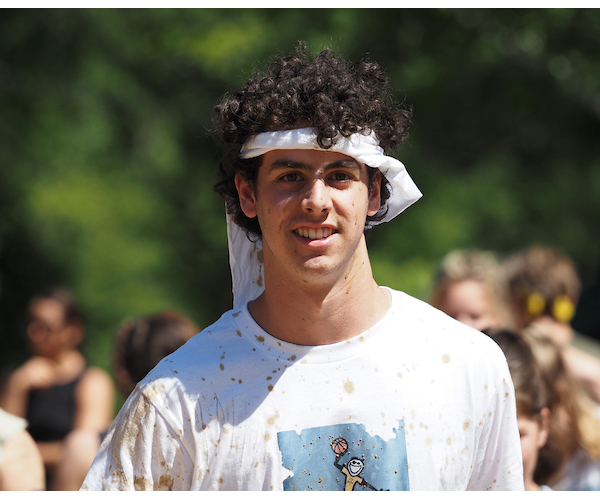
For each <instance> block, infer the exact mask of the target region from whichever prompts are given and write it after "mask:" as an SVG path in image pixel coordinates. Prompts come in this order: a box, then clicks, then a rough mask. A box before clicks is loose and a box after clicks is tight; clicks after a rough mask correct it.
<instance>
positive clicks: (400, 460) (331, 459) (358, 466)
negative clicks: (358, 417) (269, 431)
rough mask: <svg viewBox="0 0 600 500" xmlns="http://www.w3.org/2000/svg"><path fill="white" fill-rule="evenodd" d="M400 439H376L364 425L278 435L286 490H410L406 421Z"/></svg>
mask: <svg viewBox="0 0 600 500" xmlns="http://www.w3.org/2000/svg"><path fill="white" fill-rule="evenodd" d="M398 423H399V426H398V428H394V429H393V431H394V434H395V437H394V438H392V439H390V440H389V441H385V440H383V439H382V438H380V437H379V436H371V435H369V434H368V433H367V432H366V431H365V426H364V425H363V424H339V425H328V426H324V427H314V428H312V429H303V430H302V432H301V433H300V434H298V433H297V432H295V431H285V432H279V433H278V434H277V441H278V444H279V450H280V451H281V456H282V461H283V466H284V467H285V468H286V469H288V470H289V471H290V473H291V474H290V476H289V477H288V478H287V479H286V480H285V481H284V482H283V489H284V490H286V491H292V490H295V491H306V490H325V491H372V490H376V491H379V490H386V491H387V490H389V491H408V490H409V489H410V488H409V481H408V460H407V455H406V439H405V436H404V421H403V420H398Z"/></svg>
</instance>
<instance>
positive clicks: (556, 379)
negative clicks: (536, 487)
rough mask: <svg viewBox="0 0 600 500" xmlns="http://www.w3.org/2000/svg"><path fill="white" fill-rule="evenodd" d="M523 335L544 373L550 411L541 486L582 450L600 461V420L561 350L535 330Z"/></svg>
mask: <svg viewBox="0 0 600 500" xmlns="http://www.w3.org/2000/svg"><path fill="white" fill-rule="evenodd" d="M523 334H524V338H525V340H526V341H527V342H529V344H530V345H531V348H532V351H533V353H534V355H535V358H536V360H537V362H538V365H539V366H540V368H541V370H542V378H543V380H544V383H545V385H546V390H547V395H548V407H549V409H550V428H549V434H548V441H547V442H546V445H545V446H544V447H543V448H542V449H541V450H540V453H539V457H538V464H537V467H536V473H535V476H534V479H535V481H536V482H537V483H538V484H541V483H546V482H548V479H549V478H550V477H552V476H553V475H554V474H555V473H557V472H558V471H559V470H560V469H561V468H562V466H563V465H564V463H565V462H566V460H567V459H568V458H569V457H570V456H571V455H572V454H573V453H574V452H575V451H576V450H577V448H579V447H581V448H583V450H584V451H585V452H586V454H587V455H588V457H589V458H590V459H592V460H600V419H599V418H598V416H597V415H596V412H595V405H594V402H593V401H592V399H591V398H590V397H589V396H588V395H587V394H586V393H585V392H584V391H583V388H582V387H580V386H579V385H578V384H577V383H575V382H574V381H573V380H572V379H571V377H570V375H569V374H568V373H567V370H566V368H565V364H564V361H563V358H562V355H561V351H560V348H559V347H558V346H557V345H556V344H555V343H554V342H553V341H552V340H551V339H550V338H548V337H547V336H545V335H544V334H542V333H540V332H538V331H537V330H535V329H533V328H528V329H526V330H524V332H523ZM566 426H568V427H567V428H566Z"/></svg>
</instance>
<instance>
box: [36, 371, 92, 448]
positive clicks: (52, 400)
mask: <svg viewBox="0 0 600 500" xmlns="http://www.w3.org/2000/svg"><path fill="white" fill-rule="evenodd" d="M81 377H83V372H82V373H81V374H80V375H79V376H78V377H77V378H75V380H72V381H71V382H68V383H66V384H61V385H53V386H51V387H48V388H47V389H38V390H34V391H30V393H29V401H28V403H27V416H26V418H27V421H28V422H29V426H28V427H27V430H28V431H29V433H30V434H31V437H32V438H33V439H34V441H40V442H47V441H60V440H61V439H63V438H64V437H65V436H66V435H67V434H68V433H69V432H70V431H71V429H73V420H74V418H75V409H76V403H75V387H76V386H77V384H78V383H79V381H80V380H81Z"/></svg>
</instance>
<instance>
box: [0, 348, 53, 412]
mask: <svg viewBox="0 0 600 500" xmlns="http://www.w3.org/2000/svg"><path fill="white" fill-rule="evenodd" d="M54 381H55V374H54V370H53V368H52V363H51V362H50V361H49V360H47V359H45V358H42V357H39V356H35V357H33V358H31V359H29V360H28V361H27V362H25V363H24V364H23V365H22V366H20V367H19V368H17V369H16V370H15V371H14V372H13V373H12V374H11V375H10V377H9V378H8V380H7V382H6V385H5V386H4V390H3V391H2V394H1V395H0V407H2V408H3V409H4V410H6V411H7V412H9V413H12V414H13V415H17V416H19V417H25V413H26V412H27V398H28V396H29V391H31V390H33V389H42V388H45V387H50V386H51V385H52V384H53V383H54Z"/></svg>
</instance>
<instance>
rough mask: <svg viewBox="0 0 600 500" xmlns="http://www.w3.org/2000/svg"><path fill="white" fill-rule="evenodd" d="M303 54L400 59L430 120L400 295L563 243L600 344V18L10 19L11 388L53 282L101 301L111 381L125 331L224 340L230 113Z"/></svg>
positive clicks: (1, 203) (3, 57) (7, 269)
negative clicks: (189, 323) (158, 328)
mask: <svg viewBox="0 0 600 500" xmlns="http://www.w3.org/2000/svg"><path fill="white" fill-rule="evenodd" d="M299 39H302V40H305V41H307V42H308V44H309V47H310V48H311V50H312V51H313V52H315V53H316V52H317V51H319V50H321V49H322V48H324V47H331V48H333V49H334V50H336V52H339V53H340V54H341V55H342V56H344V57H345V58H347V59H350V60H357V59H360V58H363V57H368V58H371V59H374V60H376V61H378V62H379V63H381V64H382V65H383V66H384V68H385V69H386V71H387V72H388V74H389V76H390V79H391V85H392V88H393V89H394V92H395V94H396V97H397V98H398V99H399V100H403V101H406V102H407V103H409V104H411V105H412V106H413V108H414V116H415V118H414V122H413V125H412V128H411V134H410V137H409V140H408V141H407V142H406V143H405V145H404V146H403V148H402V149H401V150H400V151H399V152H398V153H397V156H398V157H399V158H400V159H402V160H403V161H404V163H405V164H406V165H407V167H408V170H409V172H410V174H411V176H412V177H413V179H414V180H415V181H416V183H417V185H418V186H419V187H420V189H421V190H422V191H423V193H424V197H423V199H422V200H421V201H419V202H418V203H417V204H416V205H415V206H414V207H412V208H410V209H409V210H408V211H407V212H405V213H404V214H403V215H402V216H401V217H399V218H397V219H396V220H394V221H393V222H391V223H389V224H386V225H384V226H380V227H379V228H376V229H375V230H374V231H373V232H372V234H371V235H370V240H369V246H370V251H371V256H372V261H373V267H374V272H375V276H376V279H377V280H378V281H379V283H380V284H385V285H389V286H392V287H395V288H399V289H402V290H404V291H406V292H408V293H411V294H413V295H416V296H417V297H420V298H422V299H425V300H426V299H427V298H428V294H429V290H430V285H431V280H432V276H433V273H434V270H435V267H436V265H437V264H438V263H439V261H440V259H441V258H442V257H443V256H444V255H445V254H446V253H447V252H448V251H450V250H453V249H456V248H480V249H486V250H494V251H496V252H499V253H500V255H506V254H508V253H510V252H512V251H515V250H518V249H521V248H523V247H525V246H528V245H530V244H534V243H539V244H546V245H552V246H556V247H559V248H561V249H563V250H564V251H566V252H567V253H568V254H569V255H570V256H571V257H572V258H573V259H574V260H575V262H576V263H577V266H578V269H579V271H580V273H581V276H582V279H583V282H584V286H585V290H586V295H585V296H584V302H583V304H582V307H581V308H580V310H579V311H578V314H577V317H576V319H575V325H576V326H577V327H578V328H579V329H580V330H582V331H583V332H584V333H586V334H587V335H589V336H596V337H599V336H600V333H599V326H598V323H599V322H600V320H599V310H600V305H599V304H598V298H597V290H598V286H599V283H600V279H599V266H598V264H599V262H598V261H599V250H600V234H599V233H598V229H597V227H598V214H599V213H600V210H599V209H600V156H599V153H600V151H599V149H600V64H599V63H598V61H599V54H600V11H598V10H593V9H507V10H499V9H475V10H473V9H441V10H438V9H424V10H421V9H397V10H389V9H361V10H355V9H324V10H298V9H284V10H278V9H275V10H271V9H255V10H252V9H251V10H238V9H215V10H206V9H199V10H187V9H186V10H161V9H140V10H137V9H127V10H114V9H106V10H97V9H82V10H55V9H51V10H44V9H25V10H8V9H4V10H2V11H0V283H1V285H0V286H1V291H0V331H1V336H2V350H1V353H0V369H1V370H2V371H5V370H7V369H10V368H12V367H14V366H15V364H16V363H18V362H20V361H22V360H23V359H24V358H25V356H26V355H27V351H26V344H25V339H24V321H25V315H26V304H27V300H28V299H29V297H30V296H31V295H32V294H33V293H34V292H35V291H36V290H37V289H39V288H40V286H42V285H45V284H54V283H58V284H62V285H65V286H67V287H69V288H71V289H72V290H73V292H74V293H75V295H76V296H77V297H78V298H79V300H80V301H81V303H82V305H83V307H84V309H85V311H86V313H87V316H88V319H89V323H88V331H87V337H86V341H85V345H84V348H85V352H86V354H87V356H88V357H89V360H90V362H91V363H92V364H97V365H100V366H102V367H104V368H106V369H107V370H111V352H112V347H113V338H114V334H115V331H116V329H117V328H118V326H119V324H120V323H121V322H122V321H123V320H124V319H126V318H130V317H132V316H136V315H140V314H145V313H149V312H154V311H157V310H161V309H165V308H175V309H178V310H180V311H182V312H184V313H186V314H188V315H189V316H190V317H191V318H192V319H194V320H195V321H196V322H197V323H198V324H199V325H200V326H202V327H204V326H206V325H208V324H209V323H211V322H212V321H214V320H216V319H217V318H218V317H219V316H220V315H221V314H222V313H223V312H224V311H225V310H226V309H228V308H229V307H230V305H231V295H230V277H229V268H228V261H227V242H226V231H225V223H224V209H223V203H222V201H221V200H220V199H219V198H218V197H217V195H215V194H214V193H213V191H212V186H213V184H214V179H215V178H214V171H215V167H216V164H217V159H218V157H219V146H218V144H217V142H216V141H215V140H214V138H213V135H212V131H211V127H212V126H211V120H212V116H211V109H212V106H213V105H214V104H215V103H216V102H217V101H218V100H219V99H220V98H221V97H222V95H223V94H224V93H225V92H227V91H233V90H235V89H237V88H238V87H239V86H241V85H242V84H243V83H244V82H245V80H246V78H247V77H248V76H249V75H250V73H251V72H252V71H253V70H255V69H260V68H263V67H264V66H265V65H266V64H267V63H268V61H269V59H270V58H271V57H272V56H274V55H284V54H287V53H289V52H291V51H292V50H293V48H294V46H295V44H296V41H297V40H299ZM594 294H596V295H594Z"/></svg>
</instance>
